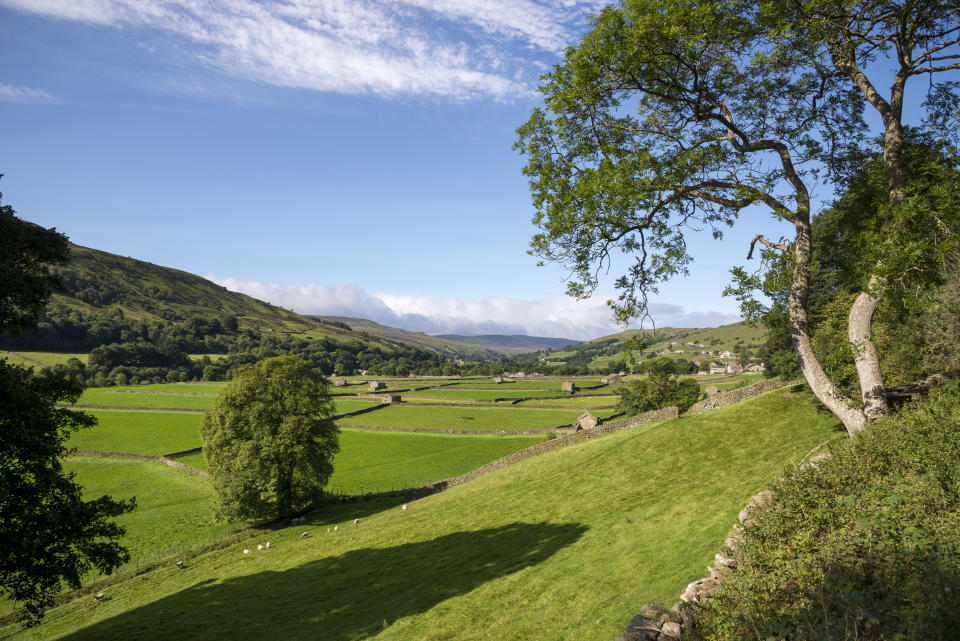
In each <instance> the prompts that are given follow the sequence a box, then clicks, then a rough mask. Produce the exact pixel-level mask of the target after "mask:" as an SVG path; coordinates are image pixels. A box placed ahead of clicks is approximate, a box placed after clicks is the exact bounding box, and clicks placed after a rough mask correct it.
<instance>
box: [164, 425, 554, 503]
mask: <svg viewBox="0 0 960 641" xmlns="http://www.w3.org/2000/svg"><path fill="white" fill-rule="evenodd" d="M543 439H544V437H543V436H524V435H499V434H497V435H493V434H491V435H489V436H487V435H482V434H478V435H474V434H469V435H467V434H425V433H423V432H415V433H411V432H380V431H377V432H372V431H369V430H352V429H349V428H346V429H344V430H342V431H341V432H340V452H339V453H338V454H337V455H336V458H335V459H334V463H333V476H332V477H331V478H330V481H329V483H327V488H326V489H327V491H328V492H336V493H341V494H365V493H366V492H386V491H389V490H399V489H404V488H410V487H420V486H421V485H427V484H429V483H433V482H435V481H439V480H441V479H445V478H449V477H451V476H458V475H460V474H464V473H466V472H469V471H470V470H473V469H476V468H478V467H480V466H481V465H485V464H486V463H489V462H490V461H493V460H496V459H498V458H500V457H503V456H506V455H507V454H511V453H513V452H516V451H517V450H522V449H524V448H526V447H530V446H531V445H534V444H535V443H539V442H540V441H542V440H543ZM177 461H179V462H180V463H184V464H185V465H192V466H193V467H196V468H199V469H206V463H205V462H204V460H203V454H189V455H187V456H180V457H178V458H177Z"/></svg>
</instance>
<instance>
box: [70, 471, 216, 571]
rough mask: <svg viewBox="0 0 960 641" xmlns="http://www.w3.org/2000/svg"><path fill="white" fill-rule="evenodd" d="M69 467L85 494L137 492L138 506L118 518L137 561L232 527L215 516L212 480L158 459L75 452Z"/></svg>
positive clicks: (125, 496)
mask: <svg viewBox="0 0 960 641" xmlns="http://www.w3.org/2000/svg"><path fill="white" fill-rule="evenodd" d="M65 467H66V469H67V470H68V471H70V472H74V473H76V475H77V478H76V480H77V482H78V483H80V485H82V486H83V495H84V498H85V499H88V500H89V499H93V498H97V497H99V496H102V495H104V494H109V495H111V496H113V497H114V498H115V499H128V498H130V497H131V496H135V497H136V499H137V509H136V510H134V511H133V512H130V513H128V514H124V515H123V516H121V517H120V518H119V519H117V522H118V523H120V525H122V526H124V527H125V528H126V530H127V532H126V534H125V535H124V537H123V544H124V545H125V546H126V547H127V549H129V550H130V557H131V558H130V562H131V564H133V565H134V566H136V565H142V564H144V563H147V562H150V561H152V560H154V559H156V558H157V557H159V556H164V555H167V554H175V553H176V552H177V551H178V550H181V549H188V548H191V547H193V546H194V545H197V544H205V543H209V542H210V541H211V539H216V538H220V537H221V536H223V535H224V534H227V533H229V532H231V531H232V530H233V528H232V527H230V526H228V525H224V524H218V523H215V522H214V521H213V518H212V516H211V513H210V505H211V501H212V499H213V488H212V487H211V485H210V480H209V479H207V478H204V477H201V476H197V475H195V474H188V473H187V472H184V471H182V470H178V469H176V468H173V467H169V466H167V465H164V464H162V463H158V462H154V461H137V460H133V459H122V458H100V457H92V456H72V457H69V458H67V459H66V464H65Z"/></svg>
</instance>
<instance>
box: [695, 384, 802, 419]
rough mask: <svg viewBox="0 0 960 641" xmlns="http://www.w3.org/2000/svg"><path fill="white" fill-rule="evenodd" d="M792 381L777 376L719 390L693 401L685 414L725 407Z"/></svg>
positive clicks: (700, 412) (701, 412)
mask: <svg viewBox="0 0 960 641" xmlns="http://www.w3.org/2000/svg"><path fill="white" fill-rule="evenodd" d="M793 383H794V381H789V382H786V383H784V382H783V381H781V380H780V379H779V378H770V379H767V380H765V381H760V382H759V383H754V384H753V385H747V386H746V387H740V388H738V389H732V390H727V391H726V392H720V393H719V394H716V395H715V396H711V397H710V398H705V399H703V400H702V401H700V402H698V403H694V404H693V405H691V406H690V409H689V410H687V414H690V415H694V414H703V413H704V412H709V411H710V410H715V409H717V408H720V407H726V406H727V405H733V404H734V403H739V402H740V401H745V400H747V399H748V398H753V397H754V396H760V395H761V394H766V393H767V392H772V391H773V390H775V389H779V388H781V387H784V386H786V385H792V384H793Z"/></svg>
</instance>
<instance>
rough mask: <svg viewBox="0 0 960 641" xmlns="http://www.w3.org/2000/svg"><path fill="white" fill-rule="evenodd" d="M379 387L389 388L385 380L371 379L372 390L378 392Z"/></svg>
mask: <svg viewBox="0 0 960 641" xmlns="http://www.w3.org/2000/svg"><path fill="white" fill-rule="evenodd" d="M378 389H387V384H386V383H384V382H383V381H370V391H371V392H376V391H377V390H378Z"/></svg>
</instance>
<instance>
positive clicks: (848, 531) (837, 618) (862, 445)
mask: <svg viewBox="0 0 960 641" xmlns="http://www.w3.org/2000/svg"><path fill="white" fill-rule="evenodd" d="M958 399H960V384H958V382H957V381H954V382H952V383H950V384H946V385H943V386H941V387H940V388H939V389H936V390H935V391H933V392H932V393H931V395H930V399H929V401H915V402H913V403H911V404H909V405H907V406H906V407H905V408H904V409H902V410H901V411H900V412H898V413H897V414H896V415H894V416H893V417H890V418H886V419H883V420H881V421H878V422H877V423H876V424H874V425H872V426H871V427H869V428H868V429H867V430H866V431H864V432H863V433H862V434H861V435H859V436H858V437H857V438H855V439H854V440H852V441H849V442H842V443H835V447H834V448H833V449H832V452H831V454H832V455H831V457H830V458H829V459H826V460H823V461H820V462H818V463H817V465H816V466H806V467H803V468H800V469H789V470H788V471H787V472H786V474H785V475H784V477H783V478H782V479H781V480H780V481H779V482H778V483H777V484H776V485H775V486H774V488H773V490H774V497H775V499H774V502H773V504H772V506H771V507H769V509H767V510H766V511H765V512H763V513H762V514H761V515H760V517H759V518H758V520H757V521H756V523H755V524H753V525H751V526H749V527H747V528H746V529H745V532H744V537H743V543H742V544H741V545H740V546H739V550H738V552H737V556H738V560H739V566H738V569H737V570H736V571H735V572H734V573H733V574H732V575H730V577H728V578H727V580H726V581H725V582H724V584H723V588H722V589H721V591H720V593H719V595H718V596H717V598H716V601H715V602H714V603H713V604H712V605H708V606H706V607H705V609H704V612H703V614H702V616H701V617H700V619H699V621H698V625H699V628H700V630H701V633H702V634H703V635H704V637H705V638H709V639H716V640H722V639H740V638H789V639H844V638H851V637H855V638H858V639H864V640H870V639H904V640H909V639H917V640H920V639H924V640H927V639H944V640H946V639H953V638H956V631H957V627H958V626H960V601H958V599H960V596H958V594H957V592H956V589H957V582H958V580H960V527H958V523H960V400H958Z"/></svg>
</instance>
